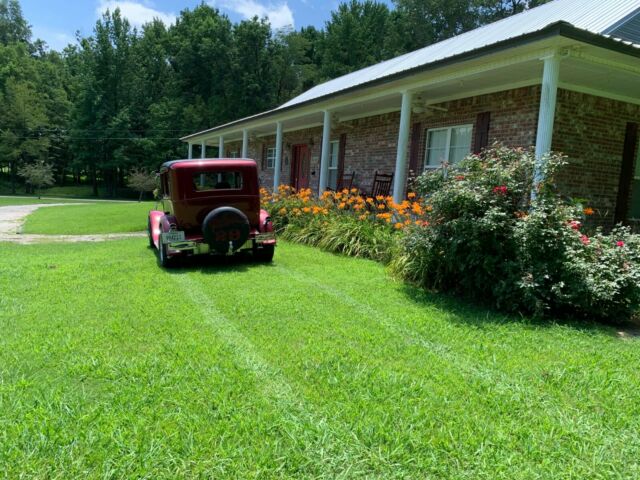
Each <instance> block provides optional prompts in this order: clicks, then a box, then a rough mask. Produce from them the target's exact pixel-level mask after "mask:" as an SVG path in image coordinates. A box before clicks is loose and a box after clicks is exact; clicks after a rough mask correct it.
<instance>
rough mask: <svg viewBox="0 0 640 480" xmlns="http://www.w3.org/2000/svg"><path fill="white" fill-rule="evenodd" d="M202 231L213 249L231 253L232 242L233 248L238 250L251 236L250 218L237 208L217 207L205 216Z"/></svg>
mask: <svg viewBox="0 0 640 480" xmlns="http://www.w3.org/2000/svg"><path fill="white" fill-rule="evenodd" d="M202 233H203V234H204V239H205V241H206V242H207V243H208V244H209V246H210V247H211V249H212V250H215V251H216V252H218V253H222V254H224V253H229V242H231V250H232V251H236V250H238V249H239V248H240V247H242V245H244V244H245V242H246V241H247V239H248V238H249V219H248V218H247V216H246V215H245V214H244V213H242V212H241V211H240V210H238V209H237V208H233V207H220V208H216V209H215V210H212V211H211V212H209V214H208V215H207V216H206V217H205V218H204V222H202Z"/></svg>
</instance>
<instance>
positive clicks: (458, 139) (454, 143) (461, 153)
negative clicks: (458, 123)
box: [449, 127, 472, 163]
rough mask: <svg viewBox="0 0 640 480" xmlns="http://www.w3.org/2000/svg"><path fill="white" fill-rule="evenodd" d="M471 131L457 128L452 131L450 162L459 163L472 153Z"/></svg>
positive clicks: (466, 128)
mask: <svg viewBox="0 0 640 480" xmlns="http://www.w3.org/2000/svg"><path fill="white" fill-rule="evenodd" d="M471 130H472V128H471V127H455V128H452V129H451V149H450V150H449V162H451V163H458V162H459V161H460V160H462V159H463V158H464V157H466V156H467V155H468V154H469V153H470V152H471Z"/></svg>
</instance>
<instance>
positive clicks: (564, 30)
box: [180, 21, 640, 141]
mask: <svg viewBox="0 0 640 480" xmlns="http://www.w3.org/2000/svg"><path fill="white" fill-rule="evenodd" d="M554 36H560V37H565V38H569V39H571V40H576V41H579V42H582V43H586V44H589V45H593V46H596V47H600V48H605V49H607V50H611V51H614V52H617V53H622V54H626V55H630V56H633V57H636V58H640V49H639V48H637V47H634V46H632V45H628V44H626V43H623V42H622V41H619V40H615V39H613V38H609V37H605V36H603V35H599V34H597V33H592V32H589V31H587V30H582V29H579V28H576V27H574V26H573V25H572V24H570V23H568V22H564V21H560V22H555V23H552V24H550V25H548V26H546V27H545V28H543V29H541V30H537V31H535V32H530V33H525V34H523V35H520V36H518V37H513V38H509V39H506V40H502V41H500V42H497V43H493V44H491V45H487V46H484V47H480V48H477V49H475V50H470V51H468V52H464V53H461V54H458V55H454V56H452V57H448V58H444V59H442V60H437V61H435V62H431V63H427V64H425V65H420V66H417V67H414V68H410V69H407V70H403V71H401V72H398V73H395V74H392V75H388V76H385V77H383V78H378V79H375V80H371V81H369V82H366V83H362V84H359V85H354V86H353V87H349V88H345V89H344V90H340V91H338V92H334V93H329V94H327V95H323V96H320V97H317V98H313V99H310V100H307V101H305V102H301V103H296V104H295V105H290V106H288V107H283V108H275V109H273V110H268V111H266V112H262V113H259V114H257V115H253V116H251V117H245V118H241V119H239V120H234V121H233V122H229V123H226V124H223V125H219V126H217V127H213V128H210V129H207V130H203V131H201V132H197V133H193V134H191V135H187V136H185V137H182V138H181V139H180V140H182V141H188V140H189V139H192V138H195V137H198V136H200V135H204V134H207V133H215V132H217V131H220V130H224V129H227V128H229V127H233V126H239V125H242V124H243V123H246V122H249V121H255V120H261V119H265V118H269V117H271V116H275V115H278V114H280V113H285V112H289V111H292V110H295V109H298V108H301V107H307V106H310V105H313V104H316V103H321V102H324V101H326V100H329V99H331V98H336V97H339V96H342V95H347V94H349V93H352V92H355V91H358V90H365V89H367V88H370V87H375V86H379V85H384V84H387V83H391V82H394V81H396V80H401V79H403V78H406V77H410V76H412V75H416V74H418V73H424V72H428V71H430V70H435V69H437V68H442V67H448V66H452V65H456V64H459V63H462V62H466V61H469V60H475V59H477V58H480V57H484V56H486V55H490V54H494V53H499V52H502V51H505V50H508V49H511V48H515V47H521V46H524V45H527V44H530V43H533V42H536V41H540V40H544V39H547V38H550V37H554Z"/></svg>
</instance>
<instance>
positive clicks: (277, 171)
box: [273, 122, 282, 191]
mask: <svg viewBox="0 0 640 480" xmlns="http://www.w3.org/2000/svg"><path fill="white" fill-rule="evenodd" d="M281 165H282V122H278V123H277V124H276V161H275V165H274V166H273V190H274V191H276V190H277V189H278V187H279V186H280V167H281Z"/></svg>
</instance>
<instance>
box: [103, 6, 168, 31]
mask: <svg viewBox="0 0 640 480" xmlns="http://www.w3.org/2000/svg"><path fill="white" fill-rule="evenodd" d="M116 8H119V9H120V12H122V16H123V17H125V18H126V19H127V20H129V22H130V23H131V25H133V26H135V27H140V26H142V25H143V24H145V23H148V22H150V21H152V20H153V19H154V18H158V19H160V20H162V22H163V23H164V24H165V25H169V24H172V23H175V21H176V16H175V14H173V13H169V12H161V11H159V10H155V9H154V8H152V6H151V5H149V6H147V5H143V4H142V3H138V2H133V1H128V0H100V3H99V5H98V7H97V8H96V15H98V16H99V15H102V13H104V12H105V11H106V10H110V11H112V12H113V11H114V10H115V9H116Z"/></svg>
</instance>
